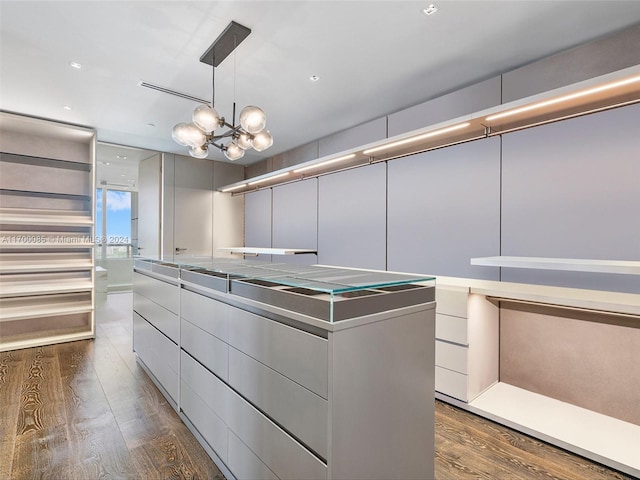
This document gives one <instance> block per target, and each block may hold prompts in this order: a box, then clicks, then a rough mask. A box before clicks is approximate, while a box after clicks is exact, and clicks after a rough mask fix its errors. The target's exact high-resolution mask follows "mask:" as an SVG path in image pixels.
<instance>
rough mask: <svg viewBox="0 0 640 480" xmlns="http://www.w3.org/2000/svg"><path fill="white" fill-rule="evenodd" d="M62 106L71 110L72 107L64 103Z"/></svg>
mask: <svg viewBox="0 0 640 480" xmlns="http://www.w3.org/2000/svg"><path fill="white" fill-rule="evenodd" d="M62 108H64V109H65V110H71V107H70V106H69V105H63V106H62Z"/></svg>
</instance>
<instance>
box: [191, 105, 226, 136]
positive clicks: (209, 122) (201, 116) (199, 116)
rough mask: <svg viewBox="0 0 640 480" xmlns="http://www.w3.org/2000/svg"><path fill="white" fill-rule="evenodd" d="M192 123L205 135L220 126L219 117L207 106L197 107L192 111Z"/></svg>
mask: <svg viewBox="0 0 640 480" xmlns="http://www.w3.org/2000/svg"><path fill="white" fill-rule="evenodd" d="M193 123H195V124H196V126H197V127H198V128H199V129H200V130H202V131H203V132H205V133H211V132H213V131H214V130H215V129H216V128H218V127H219V126H220V115H218V112H216V111H215V110H214V109H213V108H211V107H210V106H209V105H199V106H197V107H196V109H195V110H194V111H193Z"/></svg>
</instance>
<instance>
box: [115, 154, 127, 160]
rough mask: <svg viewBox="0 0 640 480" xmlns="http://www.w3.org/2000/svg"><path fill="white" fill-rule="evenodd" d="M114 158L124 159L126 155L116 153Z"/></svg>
mask: <svg viewBox="0 0 640 480" xmlns="http://www.w3.org/2000/svg"><path fill="white" fill-rule="evenodd" d="M116 158H117V159H118V160H126V159H127V156H126V155H116Z"/></svg>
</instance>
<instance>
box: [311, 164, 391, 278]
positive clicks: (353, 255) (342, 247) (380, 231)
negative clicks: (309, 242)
mask: <svg viewBox="0 0 640 480" xmlns="http://www.w3.org/2000/svg"><path fill="white" fill-rule="evenodd" d="M318 189H319V192H318V262H319V263H321V264H328V265H341V266H345V267H360V268H374V269H381V270H384V269H385V267H386V259H385V250H386V241H385V240H386V164H384V163H379V164H375V165H370V166H367V167H362V168H355V169H353V170H346V171H344V172H339V173H334V174H331V175H326V176H323V177H320V179H319V186H318Z"/></svg>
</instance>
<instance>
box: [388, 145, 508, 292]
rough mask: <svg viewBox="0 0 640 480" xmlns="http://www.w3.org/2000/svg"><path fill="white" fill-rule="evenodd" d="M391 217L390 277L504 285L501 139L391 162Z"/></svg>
mask: <svg viewBox="0 0 640 480" xmlns="http://www.w3.org/2000/svg"><path fill="white" fill-rule="evenodd" d="M388 216H389V223H388V231H387V242H388V243H387V255H388V269H389V270H395V271H405V272H422V273H429V274H433V275H447V276H456V277H474V278H484V279H490V280H498V279H499V270H498V268H495V267H475V266H471V265H470V263H469V259H470V258H472V257H485V256H493V255H499V253H500V139H499V138H489V139H486V140H482V141H477V142H471V143H466V144H462V145H456V146H454V147H450V148H444V149H440V150H434V151H431V152H426V153H422V154H418V155H411V156H409V157H405V158H402V159H399V160H394V161H392V162H389V195H388Z"/></svg>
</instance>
